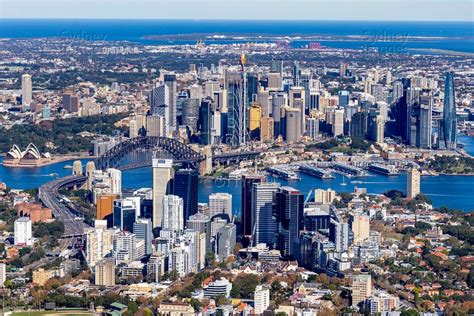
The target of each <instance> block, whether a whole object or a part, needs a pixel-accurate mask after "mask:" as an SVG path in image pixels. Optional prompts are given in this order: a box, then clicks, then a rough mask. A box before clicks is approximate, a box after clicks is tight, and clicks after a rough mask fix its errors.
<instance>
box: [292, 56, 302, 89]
mask: <svg viewBox="0 0 474 316" xmlns="http://www.w3.org/2000/svg"><path fill="white" fill-rule="evenodd" d="M300 75H301V69H300V63H299V62H298V61H295V62H293V86H294V87H299V86H300Z"/></svg>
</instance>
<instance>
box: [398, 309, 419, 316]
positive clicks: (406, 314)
mask: <svg viewBox="0 0 474 316" xmlns="http://www.w3.org/2000/svg"><path fill="white" fill-rule="evenodd" d="M418 314H419V313H418V311H417V310H416V309H413V308H411V309H404V310H402V312H401V313H400V316H418Z"/></svg>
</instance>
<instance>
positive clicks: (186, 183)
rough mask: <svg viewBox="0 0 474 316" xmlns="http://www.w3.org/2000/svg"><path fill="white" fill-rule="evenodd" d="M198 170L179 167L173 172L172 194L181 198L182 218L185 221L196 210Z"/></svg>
mask: <svg viewBox="0 0 474 316" xmlns="http://www.w3.org/2000/svg"><path fill="white" fill-rule="evenodd" d="M198 190H199V178H198V172H197V171H196V170H194V169H179V170H178V171H176V172H175V174H174V181H173V194H174V195H177V196H179V197H180V198H182V199H183V210H184V214H183V219H184V222H186V221H187V220H188V219H189V217H190V216H191V215H194V214H196V213H197V211H198Z"/></svg>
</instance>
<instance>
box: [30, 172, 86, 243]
mask: <svg viewBox="0 0 474 316" xmlns="http://www.w3.org/2000/svg"><path fill="white" fill-rule="evenodd" d="M85 180H86V177H85V176H68V177H64V178H61V179H58V180H54V181H51V182H48V183H46V184H43V185H42V186H41V187H40V188H39V191H38V197H39V199H40V201H41V202H42V203H43V204H44V206H46V207H48V208H50V209H51V210H52V212H53V215H54V217H55V218H56V219H57V220H59V221H61V222H63V223H64V235H63V238H70V237H75V236H82V234H83V233H84V227H85V225H86V224H85V223H84V222H83V221H82V219H79V218H77V217H76V216H77V215H76V214H74V212H73V211H72V210H70V209H69V208H68V207H66V205H64V204H63V203H62V202H61V201H60V200H59V190H60V189H61V188H69V187H72V186H74V185H80V184H82V183H83V182H84V181H85ZM76 213H77V214H78V213H79V212H76Z"/></svg>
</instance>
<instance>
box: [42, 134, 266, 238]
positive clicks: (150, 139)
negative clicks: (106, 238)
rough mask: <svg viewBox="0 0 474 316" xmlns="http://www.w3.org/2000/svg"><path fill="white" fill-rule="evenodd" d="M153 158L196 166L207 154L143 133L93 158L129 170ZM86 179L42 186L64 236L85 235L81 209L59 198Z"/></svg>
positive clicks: (101, 165) (231, 159) (233, 157)
mask: <svg viewBox="0 0 474 316" xmlns="http://www.w3.org/2000/svg"><path fill="white" fill-rule="evenodd" d="M258 154H260V153H259V152H256V151H243V152H242V151H241V152H228V153H224V154H221V155H217V156H213V157H212V161H213V163H215V164H229V163H237V162H239V161H242V160H246V159H253V158H254V157H256V156H257V155H258ZM153 158H169V159H173V162H174V163H175V164H180V165H182V166H184V167H187V168H194V169H197V168H199V164H200V162H202V161H203V160H204V159H205V156H204V155H202V154H201V153H199V152H197V151H195V150H194V149H193V148H191V146H189V145H186V144H184V143H182V142H180V141H178V140H176V139H172V138H166V137H154V136H143V137H135V138H131V139H128V140H126V141H123V142H121V143H120V144H118V145H116V146H114V147H113V148H111V149H110V150H108V151H107V152H105V153H104V154H103V155H101V156H100V157H99V158H97V159H96V160H95V161H94V162H95V166H96V168H97V169H102V170H105V169H107V168H116V169H119V170H128V169H135V168H143V167H150V166H151V164H152V159H153ZM85 180H86V177H85V176H82V175H81V176H69V177H65V178H61V179H58V180H55V181H52V182H48V183H46V184H44V185H42V186H41V187H40V188H39V194H38V196H39V198H40V200H41V202H43V204H44V205H45V206H47V207H49V208H51V210H52V212H53V215H54V217H55V218H57V219H59V220H60V221H62V222H64V223H65V231H64V235H63V238H74V237H80V236H82V234H83V231H84V227H85V223H83V221H82V220H81V218H80V217H78V216H77V215H78V212H77V211H76V210H74V209H73V208H72V206H71V205H64V204H63V203H62V202H61V201H60V198H59V191H60V190H61V189H65V188H71V187H78V186H80V185H81V184H82V183H83V182H84V181H85Z"/></svg>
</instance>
